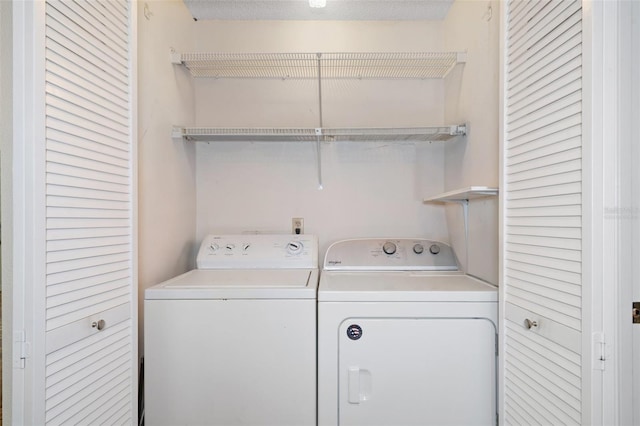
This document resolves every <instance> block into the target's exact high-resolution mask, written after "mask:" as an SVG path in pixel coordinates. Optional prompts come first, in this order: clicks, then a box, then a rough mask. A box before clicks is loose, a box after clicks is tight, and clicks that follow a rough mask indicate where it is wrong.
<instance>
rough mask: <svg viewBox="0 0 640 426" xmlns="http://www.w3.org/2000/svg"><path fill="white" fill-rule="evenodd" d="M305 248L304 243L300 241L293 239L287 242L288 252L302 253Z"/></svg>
mask: <svg viewBox="0 0 640 426" xmlns="http://www.w3.org/2000/svg"><path fill="white" fill-rule="evenodd" d="M303 249H304V245H303V244H302V243H301V242H300V241H291V242H290V243H289V244H287V253H289V254H300V253H302V250H303Z"/></svg>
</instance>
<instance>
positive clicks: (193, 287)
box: [145, 269, 318, 300]
mask: <svg viewBox="0 0 640 426" xmlns="http://www.w3.org/2000/svg"><path fill="white" fill-rule="evenodd" d="M317 286H318V270H317V269H246V270H236V269H215V270H208V269H194V270H192V271H189V272H186V273H184V274H182V275H179V276H177V277H175V278H172V279H170V280H168V281H165V282H163V283H160V284H158V285H156V286H153V287H150V288H148V289H147V290H145V299H147V300H151V299H315V297H316V289H317Z"/></svg>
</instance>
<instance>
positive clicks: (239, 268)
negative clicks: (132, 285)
mask: <svg viewBox="0 0 640 426" xmlns="http://www.w3.org/2000/svg"><path fill="white" fill-rule="evenodd" d="M196 264H197V269H194V270H192V271H189V272H186V273H184V274H182V275H179V276H177V277H175V278H172V279H170V280H167V281H165V282H162V283H160V284H158V285H156V286H153V287H150V288H148V289H146V290H145V299H147V300H158V299H165V300H185V299H315V298H316V291H317V288H318V275H319V274H318V238H317V237H316V236H313V235H304V234H303V235H290V234H275V235H266V234H251V235H208V236H207V237H205V238H204V239H203V241H202V244H201V245H200V250H199V251H198V256H197V259H196Z"/></svg>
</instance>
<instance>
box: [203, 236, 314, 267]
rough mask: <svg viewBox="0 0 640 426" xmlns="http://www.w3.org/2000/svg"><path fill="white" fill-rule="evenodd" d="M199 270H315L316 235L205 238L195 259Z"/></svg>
mask: <svg viewBox="0 0 640 426" xmlns="http://www.w3.org/2000/svg"><path fill="white" fill-rule="evenodd" d="M196 264H197V267H198V269H272V268H317V267H318V238H317V237H316V236H315V235H306V234H303V235H289V234H247V235H207V236H206V237H205V238H204V239H203V241H202V244H201V245H200V250H199V251H198V257H197V258H196Z"/></svg>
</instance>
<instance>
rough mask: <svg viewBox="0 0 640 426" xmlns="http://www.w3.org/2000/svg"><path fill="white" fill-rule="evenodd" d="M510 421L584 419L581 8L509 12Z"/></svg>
mask: <svg viewBox="0 0 640 426" xmlns="http://www.w3.org/2000/svg"><path fill="white" fill-rule="evenodd" d="M505 28H506V34H505V36H506V38H505V41H506V43H505V47H506V51H505V52H504V54H505V55H506V56H505V66H506V69H505V73H506V75H505V94H506V97H505V102H504V108H505V111H504V118H505V129H504V131H505V138H504V150H505V151H504V153H503V155H504V162H503V164H504V170H503V173H504V175H503V189H502V190H503V194H504V195H503V200H504V207H503V208H504V211H503V213H504V225H503V226H504V229H503V230H504V250H503V256H504V268H505V270H504V280H503V285H504V290H503V295H504V298H505V310H504V330H505V336H504V339H505V340H504V361H503V362H504V371H503V373H504V389H503V390H504V401H503V405H504V413H503V414H504V423H505V424H554V425H555V424H580V423H581V421H582V397H581V394H582V374H581V369H582V366H581V358H582V357H581V353H582V349H581V348H582V332H583V329H582V310H583V306H582V298H581V295H582V276H581V270H582V251H581V250H582V228H581V227H582V160H581V158H582V152H581V149H582V131H581V129H582V81H581V79H582V8H581V2H580V1H569V0H552V1H548V0H545V1H542V0H541V1H537V0H532V1H522V0H512V1H509V2H508V4H507V6H506V26H505Z"/></svg>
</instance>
